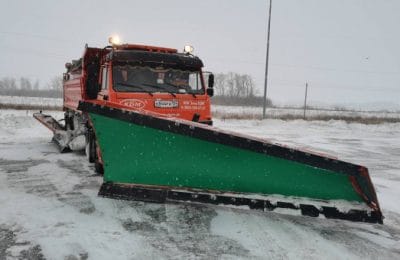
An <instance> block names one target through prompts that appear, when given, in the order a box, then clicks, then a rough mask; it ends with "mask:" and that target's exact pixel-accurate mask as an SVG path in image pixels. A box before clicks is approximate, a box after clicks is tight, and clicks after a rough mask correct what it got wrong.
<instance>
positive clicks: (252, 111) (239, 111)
mask: <svg viewBox="0 0 400 260" xmlns="http://www.w3.org/2000/svg"><path fill="white" fill-rule="evenodd" d="M211 102H212V99H211ZM1 105H6V106H7V105H11V106H16V105H21V106H25V107H23V108H27V109H29V108H28V107H26V106H29V105H30V106H35V107H36V108H37V109H39V108H43V109H46V108H49V107H52V108H57V107H58V108H61V107H62V105H63V101H62V99H61V98H44V97H17V96H1V95H0V107H1ZM12 108H15V107H12ZM211 111H212V114H213V116H214V117H217V118H228V119H229V118H230V119H232V118H235V119H244V118H246V119H260V118H261V117H262V108H261V107H249V106H220V105H212V106H211ZM303 113H304V111H303V109H288V108H267V111H266V114H267V116H268V117H270V118H284V119H293V118H302V117H303ZM306 116H307V118H308V119H324V120H326V119H330V118H329V117H332V118H353V119H354V118H386V119H388V120H390V119H396V120H397V121H396V122H398V121H399V120H400V112H399V111H376V112H373V111H339V110H338V111H333V110H310V109H309V110H307V111H306Z"/></svg>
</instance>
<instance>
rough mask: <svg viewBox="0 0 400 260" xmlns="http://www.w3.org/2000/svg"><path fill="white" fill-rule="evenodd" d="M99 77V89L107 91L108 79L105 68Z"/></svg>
mask: <svg viewBox="0 0 400 260" xmlns="http://www.w3.org/2000/svg"><path fill="white" fill-rule="evenodd" d="M101 75H102V79H101V89H107V88H108V77H107V68H106V67H104V68H103V71H102V73H101Z"/></svg>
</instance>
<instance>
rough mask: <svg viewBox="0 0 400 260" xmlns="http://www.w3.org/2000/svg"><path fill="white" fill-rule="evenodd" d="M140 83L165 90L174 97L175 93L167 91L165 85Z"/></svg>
mask: <svg viewBox="0 0 400 260" xmlns="http://www.w3.org/2000/svg"><path fill="white" fill-rule="evenodd" d="M142 85H145V86H149V87H152V88H158V89H162V90H165V91H166V92H167V93H169V94H171V95H172V96H173V97H176V95H175V94H174V93H173V92H171V91H169V90H168V89H166V88H165V87H162V86H157V85H152V84H147V83H142Z"/></svg>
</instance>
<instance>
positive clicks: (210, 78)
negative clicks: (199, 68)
mask: <svg viewBox="0 0 400 260" xmlns="http://www.w3.org/2000/svg"><path fill="white" fill-rule="evenodd" d="M213 87H214V74H212V73H211V74H210V75H208V88H209V89H210V88H213Z"/></svg>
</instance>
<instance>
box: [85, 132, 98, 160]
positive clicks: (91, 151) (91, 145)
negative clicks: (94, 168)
mask: <svg viewBox="0 0 400 260" xmlns="http://www.w3.org/2000/svg"><path fill="white" fill-rule="evenodd" d="M86 140H87V141H86V147H85V153H86V158H88V161H89V162H90V163H94V162H95V160H96V140H95V137H94V134H93V130H92V129H89V130H88V133H87V135H86Z"/></svg>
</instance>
